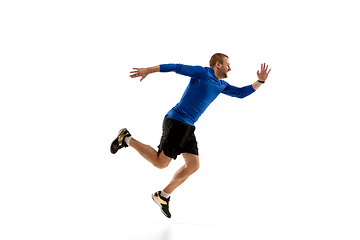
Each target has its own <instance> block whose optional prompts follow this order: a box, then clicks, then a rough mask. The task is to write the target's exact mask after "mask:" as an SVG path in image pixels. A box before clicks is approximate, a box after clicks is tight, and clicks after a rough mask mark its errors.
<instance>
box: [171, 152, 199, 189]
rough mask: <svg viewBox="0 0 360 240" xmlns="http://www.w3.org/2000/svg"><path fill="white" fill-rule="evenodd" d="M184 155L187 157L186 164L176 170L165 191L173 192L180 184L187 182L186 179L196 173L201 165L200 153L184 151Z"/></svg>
mask: <svg viewBox="0 0 360 240" xmlns="http://www.w3.org/2000/svg"><path fill="white" fill-rule="evenodd" d="M182 155H183V157H184V159H185V165H184V166H182V167H181V168H180V169H179V170H177V171H176V173H175V174H174V176H173V178H172V180H171V182H170V183H169V185H167V187H166V188H164V192H166V193H169V194H171V193H172V192H173V191H174V190H175V189H176V188H177V187H178V186H180V185H181V184H182V183H183V182H185V180H186V179H187V178H188V177H190V175H192V174H193V173H195V172H196V171H197V170H198V169H199V167H200V162H199V156H198V155H194V154H190V153H183V154H182Z"/></svg>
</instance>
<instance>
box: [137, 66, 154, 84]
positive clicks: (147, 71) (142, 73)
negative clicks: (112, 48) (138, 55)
mask: <svg viewBox="0 0 360 240" xmlns="http://www.w3.org/2000/svg"><path fill="white" fill-rule="evenodd" d="M133 69H134V71H132V72H130V74H131V75H130V77H131V78H137V77H141V79H140V82H141V81H142V80H144V78H146V76H147V75H148V74H150V73H154V72H160V66H159V65H158V66H154V67H148V68H133Z"/></svg>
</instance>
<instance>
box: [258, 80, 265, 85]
mask: <svg viewBox="0 0 360 240" xmlns="http://www.w3.org/2000/svg"><path fill="white" fill-rule="evenodd" d="M257 81H258V82H259V83H262V84H264V83H265V81H262V80H260V79H258V80H257Z"/></svg>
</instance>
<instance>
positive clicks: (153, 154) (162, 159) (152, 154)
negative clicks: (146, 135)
mask: <svg viewBox="0 0 360 240" xmlns="http://www.w3.org/2000/svg"><path fill="white" fill-rule="evenodd" d="M129 145H130V147H132V148H134V149H135V150H136V151H138V153H140V155H141V156H142V157H143V158H145V159H146V160H148V161H149V162H150V163H152V164H153V165H154V166H155V167H157V168H160V169H163V168H166V167H167V166H168V165H169V163H170V161H171V158H169V157H167V156H166V155H165V154H164V151H162V152H161V153H160V154H158V152H157V151H156V150H155V149H154V148H152V147H151V146H149V145H146V144H143V143H141V142H139V141H138V140H136V139H134V138H131V140H130V142H129Z"/></svg>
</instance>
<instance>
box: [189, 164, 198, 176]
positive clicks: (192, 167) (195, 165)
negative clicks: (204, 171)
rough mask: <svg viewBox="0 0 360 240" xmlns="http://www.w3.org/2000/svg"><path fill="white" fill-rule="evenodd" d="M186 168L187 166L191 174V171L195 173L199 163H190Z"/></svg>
mask: <svg viewBox="0 0 360 240" xmlns="http://www.w3.org/2000/svg"><path fill="white" fill-rule="evenodd" d="M188 168H189V170H190V172H191V174H193V173H195V172H196V171H197V170H199V168H200V164H199V163H195V164H191V165H188Z"/></svg>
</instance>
